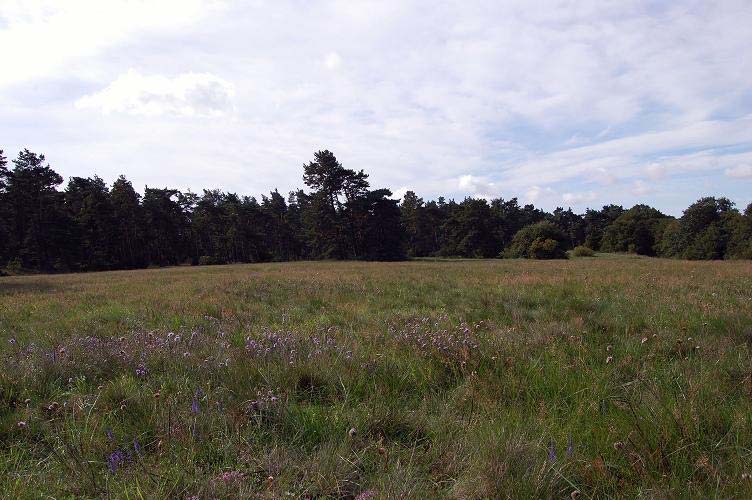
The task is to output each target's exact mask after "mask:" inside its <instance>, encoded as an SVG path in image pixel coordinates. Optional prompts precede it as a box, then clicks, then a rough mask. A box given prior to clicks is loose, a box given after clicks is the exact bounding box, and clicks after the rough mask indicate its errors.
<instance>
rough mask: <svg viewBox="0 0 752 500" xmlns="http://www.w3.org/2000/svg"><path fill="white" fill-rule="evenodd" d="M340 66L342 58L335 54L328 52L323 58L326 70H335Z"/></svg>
mask: <svg viewBox="0 0 752 500" xmlns="http://www.w3.org/2000/svg"><path fill="white" fill-rule="evenodd" d="M341 65H342V57H340V55H339V54H337V53H336V52H329V53H328V54H327V55H326V57H325V58H324V66H326V67H327V69H337V68H339V67H340V66H341Z"/></svg>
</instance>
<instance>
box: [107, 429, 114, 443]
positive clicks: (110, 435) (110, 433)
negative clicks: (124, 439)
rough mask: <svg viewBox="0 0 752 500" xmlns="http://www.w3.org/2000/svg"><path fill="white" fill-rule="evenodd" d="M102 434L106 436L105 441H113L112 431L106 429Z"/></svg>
mask: <svg viewBox="0 0 752 500" xmlns="http://www.w3.org/2000/svg"><path fill="white" fill-rule="evenodd" d="M104 433H105V435H106V436H107V439H109V440H110V441H115V433H114V432H112V429H107V430H106V431H104Z"/></svg>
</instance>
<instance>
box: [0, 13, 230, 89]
mask: <svg viewBox="0 0 752 500" xmlns="http://www.w3.org/2000/svg"><path fill="white" fill-rule="evenodd" d="M222 8H223V3H222V2H219V1H214V0H160V1H158V2H153V1H147V0H107V1H101V0H65V1H59V0H2V2H0V27H2V29H0V61H3V67H4V68H5V70H4V71H2V72H0V88H1V87H3V86H7V85H11V84H17V83H20V82H23V81H26V80H28V79H31V78H40V77H46V76H57V75H58V74H59V73H60V71H61V70H62V71H63V72H64V71H65V70H70V69H71V68H72V67H77V66H73V65H72V64H71V63H76V62H79V61H83V60H85V59H89V58H91V57H94V56H96V55H97V54H99V53H101V52H102V51H103V50H105V49H107V48H109V47H113V46H115V45H117V44H118V43H122V42H124V41H126V40H129V39H131V38H132V37H136V36H138V35H140V34H142V33H145V32H148V31H151V30H159V31H160V32H162V33H164V34H168V33H173V32H176V31H177V30H181V29H185V28H186V27H188V26H190V25H192V24H194V23H196V22H197V21H199V20H200V19H202V18H205V17H206V16H207V15H209V14H210V13H212V12H218V11H221V10H222ZM82 71H91V70H90V69H88V68H82Z"/></svg>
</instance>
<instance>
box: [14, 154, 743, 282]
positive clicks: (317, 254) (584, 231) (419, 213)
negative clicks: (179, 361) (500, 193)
mask: <svg viewBox="0 0 752 500" xmlns="http://www.w3.org/2000/svg"><path fill="white" fill-rule="evenodd" d="M12 164H13V167H12V168H8V166H7V165H8V162H7V160H6V158H5V156H4V155H3V151H2V150H0V274H3V273H7V274H13V275H16V274H23V273H33V272H69V271H103V270H114V269H137V268H148V267H155V266H158V267H163V266H171V265H182V264H192V265H214V264H228V263H251V262H269V261H273V262H281V261H297V260H321V259H334V260H365V261H399V260H406V258H407V257H465V258H492V257H501V256H507V257H524V258H536V259H551V258H565V257H566V252H567V251H568V250H571V249H573V248H574V247H576V246H580V245H585V246H587V247H589V248H592V249H593V250H594V251H602V252H619V253H627V252H628V253H632V254H638V255H651V256H654V255H657V256H661V257H674V258H683V259H691V260H720V259H750V258H752V204H750V205H748V206H747V208H746V209H745V211H744V213H742V212H740V211H739V210H738V209H737V208H736V207H735V205H734V203H733V202H731V201H730V200H728V199H727V198H713V197H707V198H701V199H700V200H698V201H697V202H695V203H694V204H692V205H691V206H690V207H689V208H687V210H685V211H684V214H683V215H682V216H681V217H680V218H679V219H676V218H674V217H671V216H668V215H666V214H663V213H661V212H660V211H659V210H657V209H655V208H652V207H650V206H648V205H635V206H634V207H632V208H630V209H628V210H625V209H624V208H623V207H621V206H618V205H606V206H604V207H603V208H601V209H600V210H594V209H588V210H586V212H585V213H584V214H576V213H574V212H573V211H572V209H571V208H569V209H567V210H564V209H563V208H561V207H557V208H556V209H554V210H553V211H552V212H546V211H543V210H541V209H539V208H536V207H534V206H533V205H532V204H527V205H524V206H522V205H520V204H519V202H518V200H517V198H512V199H510V200H504V199H503V198H495V199H492V200H491V201H490V202H489V201H487V200H486V199H479V198H471V197H468V198H465V199H464V200H462V201H460V202H457V201H455V200H451V199H450V200H448V201H447V200H446V199H444V198H443V197H439V198H438V199H436V200H432V201H424V200H423V199H422V198H420V197H418V196H417V195H416V194H415V193H414V192H412V191H407V192H406V193H405V194H404V196H403V197H402V200H401V202H400V201H398V200H396V199H393V198H392V193H391V191H389V190H388V189H371V186H370V183H369V181H368V174H366V173H365V172H363V171H362V170H360V171H355V170H351V169H348V168H345V167H344V166H342V164H341V163H340V162H339V161H338V160H337V158H336V157H335V156H334V154H333V153H332V152H331V151H328V150H324V151H317V152H316V153H314V161H311V162H309V163H308V164H306V165H304V166H303V181H304V183H305V185H306V188H307V191H304V190H302V189H298V190H296V191H292V192H290V193H289V195H288V197H287V199H285V197H283V196H282V195H281V194H280V193H279V192H278V191H277V190H274V191H272V192H270V193H269V196H265V195H262V196H261V201H260V202H259V201H258V200H257V199H256V198H253V197H250V196H239V195H238V194H236V193H224V192H221V191H219V190H216V189H215V190H208V189H205V190H203V193H202V194H201V195H198V194H195V193H192V192H190V191H187V192H181V191H179V190H177V189H169V188H164V189H155V188H149V187H146V188H145V189H144V192H143V196H142V195H141V194H139V193H137V192H136V190H135V189H134V188H133V185H132V184H131V183H130V182H129V181H128V180H127V179H126V178H125V177H124V176H120V177H119V178H118V179H117V180H116V181H115V182H114V183H113V184H112V186H111V187H108V186H107V184H106V183H105V182H104V181H103V180H102V179H101V178H99V177H97V176H96V175H94V176H93V177H88V178H84V177H71V178H70V179H69V181H68V184H67V186H66V187H65V189H64V190H62V191H61V190H59V189H58V188H59V186H60V185H61V184H62V182H63V178H62V176H60V175H59V174H58V173H56V172H55V171H54V170H53V169H52V168H51V167H50V166H49V165H48V164H46V159H45V156H44V155H38V154H36V153H33V152H31V151H29V150H26V149H25V150H23V151H21V152H20V153H19V154H18V158H16V159H15V160H13V161H12ZM531 236H533V237H532V238H531Z"/></svg>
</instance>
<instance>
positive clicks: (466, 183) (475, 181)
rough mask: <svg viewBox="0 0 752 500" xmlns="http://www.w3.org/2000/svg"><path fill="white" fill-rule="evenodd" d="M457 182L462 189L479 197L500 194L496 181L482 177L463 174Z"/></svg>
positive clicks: (494, 196)
mask: <svg viewBox="0 0 752 500" xmlns="http://www.w3.org/2000/svg"><path fill="white" fill-rule="evenodd" d="M457 184H458V187H459V189H460V190H461V191H463V192H465V193H467V194H469V195H471V196H474V197H477V198H488V199H490V198H496V197H498V196H499V194H500V193H499V188H498V187H497V186H496V184H495V183H493V182H491V181H489V180H488V179H484V178H482V177H475V176H473V175H469V174H468V175H462V176H460V178H459V182H458V183H457Z"/></svg>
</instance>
